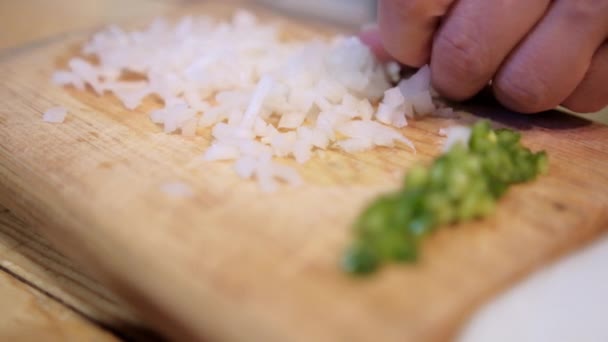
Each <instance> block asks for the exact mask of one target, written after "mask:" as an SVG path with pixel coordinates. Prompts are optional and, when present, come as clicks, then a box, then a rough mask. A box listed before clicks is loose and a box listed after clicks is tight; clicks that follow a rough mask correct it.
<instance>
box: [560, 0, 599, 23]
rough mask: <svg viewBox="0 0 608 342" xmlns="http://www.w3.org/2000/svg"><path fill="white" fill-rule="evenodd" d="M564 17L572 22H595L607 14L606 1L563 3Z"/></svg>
mask: <svg viewBox="0 0 608 342" xmlns="http://www.w3.org/2000/svg"><path fill="white" fill-rule="evenodd" d="M565 3H566V6H567V9H566V16H567V17H568V18H569V19H570V21H572V22H578V23H586V22H588V21H590V20H591V21H595V20H597V18H598V17H600V18H601V17H602V15H601V14H602V13H603V14H604V15H605V14H607V13H608V1H606V0H577V1H567V2H565Z"/></svg>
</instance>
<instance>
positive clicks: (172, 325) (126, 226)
mask: <svg viewBox="0 0 608 342" xmlns="http://www.w3.org/2000/svg"><path fill="white" fill-rule="evenodd" d="M212 10H215V7H205V6H203V7H196V8H186V9H184V13H190V14H192V13H201V12H202V11H205V12H206V13H210V11H212ZM219 12H222V13H224V12H225V8H222V9H220V10H218V13H219ZM291 30H292V31H291V32H292V33H295V32H300V31H299V28H297V27H295V26H292V28H291ZM83 38H84V37H83ZM80 41H81V40H78V39H75V40H66V41H64V42H55V43H52V44H49V45H47V46H43V47H40V48H39V49H37V50H36V51H31V52H30V53H27V54H25V53H23V54H21V55H18V56H13V57H11V58H5V60H4V61H2V62H1V63H0V64H1V65H0V73H1V74H2V75H4V77H3V78H2V80H0V98H1V99H3V104H2V106H3V107H2V109H1V110H0V123H1V125H0V136H1V137H2V139H1V140H0V160H1V161H2V162H1V163H0V186H1V187H2V188H1V189H0V190H1V191H0V194H1V195H0V197H1V198H0V202H2V203H5V204H6V205H7V207H9V208H10V209H11V210H14V211H15V212H16V213H17V214H18V216H20V217H23V218H26V219H27V220H28V221H30V222H33V223H35V224H36V225H39V226H41V227H44V228H45V229H44V234H45V235H46V236H48V238H49V239H50V240H51V241H53V242H54V243H55V244H57V246H60V247H61V248H62V250H63V251H65V253H67V254H68V255H70V256H72V257H74V258H75V259H77V260H78V261H79V263H81V264H82V265H86V266H87V269H90V270H91V271H92V272H94V273H95V275H96V276H98V277H99V279H100V280H102V281H104V283H105V284H107V285H108V286H109V287H110V288H111V289H113V290H114V291H115V292H116V293H117V294H119V295H120V296H121V297H122V298H123V299H124V300H126V301H128V302H129V303H130V304H131V305H132V306H133V307H135V308H137V309H138V311H139V313H140V314H141V315H142V317H144V318H145V319H147V320H148V321H149V322H152V323H154V324H156V325H157V326H158V327H161V328H162V329H164V331H165V332H166V333H167V334H169V335H170V336H172V337H174V338H175V339H188V338H190V339H200V338H201V337H207V338H209V339H211V340H215V339H218V340H252V339H254V340H269V341H274V340H276V341H284V340H290V341H299V340H303V341H310V340H315V341H317V340H319V341H324V340H327V341H330V340H333V341H335V340H352V341H369V340H378V339H379V340H385V341H404V340H440V339H444V338H446V337H447V336H450V335H451V334H452V333H453V332H454V331H455V329H456V327H457V326H458V324H459V323H460V321H461V320H462V319H464V318H465V317H466V314H468V313H469V312H470V311H471V310H473V309H474V308H475V307H476V306H477V305H478V304H480V303H481V302H483V301H484V300H485V299H486V298H488V297H489V296H491V295H492V294H494V293H495V292H497V291H499V290H500V289H502V288H504V287H505V286H508V285H509V284H511V283H512V282H513V281H515V280H516V279H518V278H519V277H521V276H523V275H524V274H526V273H528V272H530V271H531V270H533V269H535V268H537V267H539V266H540V265H542V264H543V263H545V262H547V261H549V260H551V259H553V258H555V257H557V256H558V255H561V254H563V253H565V252H567V251H569V250H572V249H574V248H576V247H578V246H580V245H581V244H582V243H584V242H585V241H588V240H589V239H592V238H594V237H596V236H597V235H599V234H600V233H601V232H602V231H604V230H605V229H606V228H607V225H608V224H607V223H608V216H607V215H608V214H607V211H606V209H607V207H608V194H607V192H606V191H605V190H604V188H603V185H604V184H607V183H608V174H606V172H605V170H606V169H607V168H608V141H607V139H608V128H606V127H604V126H599V125H593V124H589V123H587V122H585V121H582V120H578V119H573V118H570V117H566V116H562V115H559V114H557V113H547V114H545V115H538V116H514V114H511V115H510V116H509V118H510V119H506V121H505V116H503V115H502V114H501V113H499V110H498V109H497V107H495V106H491V107H479V108H476V109H475V113H476V114H478V115H491V116H493V117H494V119H495V120H499V121H505V124H506V125H509V126H511V127H516V128H518V129H520V130H521V131H522V132H524V139H525V142H526V144H528V145H530V146H532V147H533V148H535V149H539V148H542V149H546V150H547V151H548V153H549V156H550V159H551V171H550V174H549V175H548V176H546V177H543V178H542V179H540V180H539V181H537V182H534V183H532V184H528V185H524V186H519V187H517V188H515V189H514V190H513V191H511V192H510V193H509V194H508V195H507V196H506V198H505V199H504V200H503V201H502V202H501V204H500V207H499V210H498V212H497V213H496V214H495V215H494V216H493V217H491V218H489V219H487V220H484V221H480V222H475V223H471V224H466V225H462V226H459V227H458V228H457V229H447V230H443V231H441V232H439V233H438V234H436V235H434V236H433V237H432V238H431V239H429V241H427V243H426V244H425V246H424V258H423V260H422V261H421V262H420V263H419V264H418V265H415V266H406V267H403V266H401V267H389V268H388V269H386V270H384V271H383V272H381V273H380V274H379V275H378V276H376V277H374V278H371V279H368V280H365V281H361V280H356V279H353V278H350V277H348V276H346V275H344V274H343V273H341V271H340V270H339V268H338V267H337V263H338V260H339V257H340V254H341V252H342V250H343V248H344V247H345V246H346V244H347V243H348V242H349V240H350V230H349V225H350V223H351V222H352V220H353V219H354V217H355V216H356V214H357V212H358V211H359V210H360V208H361V207H362V206H363V205H364V204H365V203H367V201H369V199H370V198H372V197H374V196H375V195H377V194H378V193H380V192H382V191H385V190H387V189H392V188H395V187H396V186H397V185H398V184H399V182H400V177H396V176H395V175H396V174H398V173H399V172H402V170H404V169H405V168H406V167H407V166H408V165H411V163H412V162H414V161H417V160H422V161H428V160H429V159H430V158H432V157H433V156H435V155H436V154H437V153H439V147H440V146H441V144H442V138H441V137H439V136H438V134H437V131H438V129H439V128H440V127H445V126H446V125H448V124H450V122H449V121H447V120H441V119H429V120H425V121H420V122H416V123H415V124H414V125H412V126H410V127H407V128H405V129H404V133H405V134H406V135H407V136H408V137H410V138H411V139H412V140H413V141H414V142H415V144H416V145H417V147H418V154H417V155H414V154H412V153H411V152H409V151H406V150H388V149H378V150H375V151H372V152H369V153H362V154H358V155H356V156H350V155H344V154H341V153H339V152H335V151H331V152H328V153H327V155H326V157H325V158H319V159H315V160H313V161H311V162H310V163H309V164H307V165H305V166H302V167H299V169H300V171H301V173H302V174H303V175H304V177H305V180H306V182H307V184H306V185H305V186H303V187H300V188H296V189H283V190H282V191H280V192H279V193H276V194H271V195H263V194H260V192H259V190H258V189H257V187H256V186H255V184H252V183H249V182H246V181H243V180H240V179H238V177H236V176H235V175H234V174H233V172H232V171H231V168H230V166H229V165H226V164H222V163H217V164H209V165H205V167H204V168H186V167H185V165H186V164H188V163H189V162H190V161H191V160H192V159H193V158H194V157H196V156H198V155H199V154H200V153H201V151H202V150H203V148H204V147H205V146H207V145H208V144H209V141H208V135H201V136H198V137H196V138H192V139H184V138H182V137H180V136H173V135H164V134H162V133H161V132H160V129H159V128H158V127H156V126H154V125H153V124H151V123H150V122H149V121H148V120H147V118H146V117H145V114H144V113H143V112H144V111H145V109H146V108H150V106H152V105H153V104H147V105H146V108H141V109H139V110H138V111H137V112H136V113H128V112H126V111H125V110H123V109H122V108H121V106H120V105H119V103H118V102H117V101H116V99H114V98H112V97H109V96H108V97H96V96H94V95H92V94H90V93H77V92H74V91H70V90H64V89H57V88H55V87H53V86H51V85H49V84H48V83H47V80H48V78H49V77H50V75H51V72H52V70H53V69H54V68H55V66H56V65H55V61H56V60H57V58H60V57H62V56H65V54H66V53H69V51H70V50H69V49H68V47H69V46H71V45H72V44H74V43H78V42H80ZM31 66H36V67H35V68H31ZM57 104H60V105H64V106H66V107H68V108H70V116H69V117H68V120H67V121H66V123H64V124H62V125H49V124H46V123H44V122H42V121H41V113H42V112H43V111H44V110H45V109H47V108H48V107H50V106H52V105H57ZM173 180H181V181H184V182H186V183H188V184H190V185H191V186H192V188H193V189H194V190H195V192H196V196H194V197H193V198H190V199H174V198H168V197H166V196H165V195H164V194H163V193H162V192H161V191H160V189H159V187H160V185H161V184H163V183H165V182H167V181H173Z"/></svg>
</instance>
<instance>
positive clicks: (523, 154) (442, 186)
mask: <svg viewBox="0 0 608 342" xmlns="http://www.w3.org/2000/svg"><path fill="white" fill-rule="evenodd" d="M520 140H521V135H520V134H519V133H517V132H514V131H511V130H508V129H498V130H493V129H492V128H491V127H490V123H489V122H488V121H485V120H484V121H480V122H478V123H476V124H475V125H474V126H473V128H472V130H471V137H470V139H469V141H468V144H467V146H465V144H456V145H454V146H453V147H452V148H451V149H450V150H449V151H448V152H447V153H445V154H443V155H442V156H440V157H438V158H437V159H436V160H435V161H434V162H433V163H432V164H431V165H430V166H428V167H427V166H423V165H416V166H414V167H413V168H412V169H411V170H410V171H409V172H408V174H407V176H406V177H405V182H404V188H403V189H402V190H400V191H399V192H396V193H393V194H389V195H385V196H382V197H380V198H379V199H377V200H376V201H374V202H373V203H372V204H371V205H370V206H369V207H368V208H367V209H366V210H365V211H364V212H363V213H362V214H361V216H360V217H359V219H358V220H357V222H356V223H355V234H356V238H357V241H356V242H355V244H354V246H353V247H351V248H350V249H349V250H348V251H347V253H346V255H345V257H344V259H343V268H344V269H345V270H346V271H347V272H350V273H355V274H368V273H372V272H373V271H375V270H376V269H377V268H378V267H379V266H381V265H382V264H383V263H386V262H390V261H393V262H415V261H416V260H417V258H418V249H419V243H420V241H421V240H422V239H423V238H424V237H426V236H428V235H429V234H430V233H432V231H433V230H434V229H436V228H437V227H438V226H440V225H446V224H452V223H457V222H460V221H466V220H472V219H476V218H481V217H484V216H487V215H489V214H491V213H492V212H493V210H494V207H495V205H496V201H497V200H498V199H499V198H500V197H501V196H502V195H503V194H504V193H505V192H506V191H507V189H508V187H509V186H510V185H512V184H516V183H522V182H526V181H530V180H533V179H535V178H536V176H537V175H539V174H543V173H545V172H546V171H547V168H548V159H547V154H546V153H545V152H538V153H533V152H531V151H530V150H529V149H528V148H526V147H524V146H522V145H521V143H520Z"/></svg>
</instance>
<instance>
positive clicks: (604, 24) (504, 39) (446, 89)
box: [361, 0, 608, 113]
mask: <svg viewBox="0 0 608 342" xmlns="http://www.w3.org/2000/svg"><path fill="white" fill-rule="evenodd" d="M378 23H379V32H378V31H376V32H371V31H368V32H364V33H362V36H361V37H362V39H363V40H364V41H365V42H367V43H368V44H370V45H371V46H372V47H374V48H375V51H376V53H377V54H380V55H382V54H383V53H384V51H382V47H383V48H384V50H385V52H387V53H388V54H390V55H391V56H392V57H394V58H395V59H396V60H398V61H399V62H401V63H403V64H405V65H408V66H412V67H419V66H422V65H424V64H426V63H429V62H430V67H431V73H432V81H433V86H434V88H435V89H436V90H437V91H438V92H439V93H440V94H442V95H443V96H445V97H447V98H449V99H453V100H465V99H467V98H470V97H472V96H474V95H475V94H476V93H478V92H479V91H480V90H482V89H483V88H484V87H485V86H486V85H488V83H489V82H490V81H492V89H493V92H494V94H495V96H496V98H497V99H498V100H499V101H500V102H501V103H502V104H504V105H505V106H507V107H509V108H511V109H513V110H516V111H519V112H525V113H533V112H540V111H544V110H548V109H552V108H554V107H556V106H558V105H560V104H561V105H563V106H565V107H567V108H569V109H571V110H574V111H578V112H594V111H598V110H600V109H602V108H603V107H604V106H606V105H608V40H607V38H608V0H553V1H552V0H379V5H378ZM381 46H382V47H381Z"/></svg>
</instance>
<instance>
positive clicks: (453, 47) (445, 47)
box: [432, 30, 492, 99]
mask: <svg viewBox="0 0 608 342" xmlns="http://www.w3.org/2000/svg"><path fill="white" fill-rule="evenodd" d="M432 64H433V65H432V67H433V69H434V71H435V72H434V73H435V74H436V75H437V76H438V77H437V78H436V79H435V80H434V81H435V83H437V84H436V86H437V88H438V90H439V91H443V92H444V93H446V95H447V96H448V97H454V98H455V99H460V98H462V97H466V96H470V95H473V94H466V93H467V91H466V90H465V89H464V88H463V87H462V83H463V80H468V81H469V82H468V83H471V84H478V83H480V82H482V83H483V82H484V81H487V80H489V79H490V78H491V76H492V75H491V73H492V68H491V66H490V64H489V63H488V58H487V54H486V53H485V51H484V47H483V45H482V44H481V42H480V41H479V40H478V39H476V38H475V37H474V36H471V35H469V34H467V33H465V32H464V31H462V30H446V31H444V32H442V33H441V34H439V35H438V37H437V38H436V40H435V43H434V47H433V60H432ZM463 91H464V92H463Z"/></svg>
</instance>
